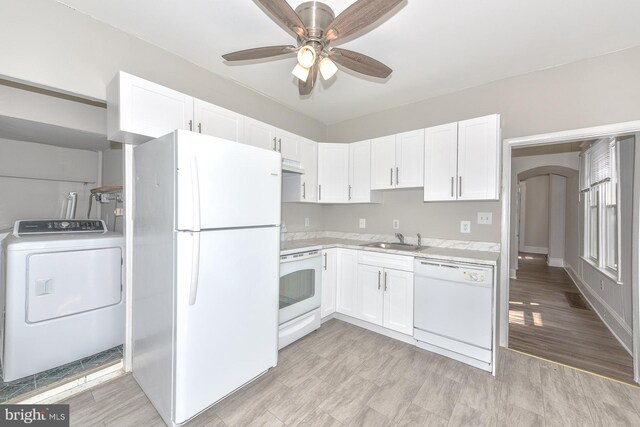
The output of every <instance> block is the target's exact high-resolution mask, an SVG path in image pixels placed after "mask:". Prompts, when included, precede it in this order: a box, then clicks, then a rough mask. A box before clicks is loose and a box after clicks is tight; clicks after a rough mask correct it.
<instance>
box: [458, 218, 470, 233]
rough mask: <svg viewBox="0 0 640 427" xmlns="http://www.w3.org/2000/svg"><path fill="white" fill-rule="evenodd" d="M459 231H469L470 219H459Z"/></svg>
mask: <svg viewBox="0 0 640 427" xmlns="http://www.w3.org/2000/svg"><path fill="white" fill-rule="evenodd" d="M460 232H461V233H471V221H460Z"/></svg>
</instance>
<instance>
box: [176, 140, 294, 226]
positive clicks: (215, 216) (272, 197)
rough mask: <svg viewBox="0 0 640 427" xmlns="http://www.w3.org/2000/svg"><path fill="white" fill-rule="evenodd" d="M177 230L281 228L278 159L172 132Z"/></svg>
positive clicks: (235, 145) (269, 153) (236, 145)
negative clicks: (276, 226) (175, 178)
mask: <svg viewBox="0 0 640 427" xmlns="http://www.w3.org/2000/svg"><path fill="white" fill-rule="evenodd" d="M175 135H176V150H177V159H178V161H177V163H178V179H177V214H178V217H177V224H176V228H177V229H178V230H193V231H198V230H200V229H202V230H207V229H219V228H235V227H253V226H264V225H279V224H280V189H281V173H282V172H281V167H282V166H281V157H280V154H279V153H276V152H273V151H269V150H263V149H260V148H256V147H252V146H250V145H245V144H239V143H237V142H233V141H227V140H224V139H220V138H215V137H212V136H207V135H200V134H196V133H193V132H187V131H177V132H176V133H175Z"/></svg>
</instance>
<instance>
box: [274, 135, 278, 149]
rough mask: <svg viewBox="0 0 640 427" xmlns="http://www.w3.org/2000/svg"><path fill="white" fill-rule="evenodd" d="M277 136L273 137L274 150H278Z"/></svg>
mask: <svg viewBox="0 0 640 427" xmlns="http://www.w3.org/2000/svg"><path fill="white" fill-rule="evenodd" d="M276 144H277V143H276V137H275V136H274V137H273V151H278V146H277V145H276Z"/></svg>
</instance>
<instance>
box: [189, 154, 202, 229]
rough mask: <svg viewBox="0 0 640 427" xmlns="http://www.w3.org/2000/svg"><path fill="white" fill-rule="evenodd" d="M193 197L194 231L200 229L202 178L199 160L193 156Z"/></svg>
mask: <svg viewBox="0 0 640 427" xmlns="http://www.w3.org/2000/svg"><path fill="white" fill-rule="evenodd" d="M191 197H192V199H193V206H192V209H193V231H200V178H199V175H198V160H197V159H196V158H195V156H194V157H192V158H191Z"/></svg>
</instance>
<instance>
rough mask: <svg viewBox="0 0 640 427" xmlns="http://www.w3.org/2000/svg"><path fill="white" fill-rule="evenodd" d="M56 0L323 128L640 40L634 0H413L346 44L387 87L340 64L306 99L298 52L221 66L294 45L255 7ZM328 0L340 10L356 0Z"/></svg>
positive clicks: (220, 0) (243, 1) (171, 0)
mask: <svg viewBox="0 0 640 427" xmlns="http://www.w3.org/2000/svg"><path fill="white" fill-rule="evenodd" d="M59 1H60V2H61V3H64V4H66V5H68V6H69V7H71V8H73V9H76V10H77V11H78V12H81V13H84V14H87V15H90V16H91V17H93V18H95V19H96V20H99V21H102V22H105V23H107V24H109V25H111V26H113V27H116V28H118V29H120V30H122V31H124V32H126V33H130V34H132V35H134V36H136V37H139V38H140V39H143V40H145V41H147V42H149V43H152V44H154V45H157V46H159V47H161V48H163V49H165V50H167V51H169V52H172V53H174V54H176V55H178V56H180V57H182V58H185V59H187V60H189V61H191V62H193V63H195V64H197V65H200V66H202V67H205V68H207V69H208V70H210V71H212V72H214V73H216V74H219V75H222V76H225V77H227V78H229V79H232V80H235V81H237V82H238V83H240V84H242V85H244V86H247V87H249V88H251V89H253V90H255V91H257V92H259V93H262V94H264V95H266V96H268V97H270V98H273V99H275V100H277V101H278V102H281V103H282V104H284V105H286V106H288V107H290V108H292V109H293V110H297V111H300V112H302V113H304V114H307V115H308V116H310V117H314V118H316V119H318V120H320V121H322V122H323V123H325V124H332V123H337V122H340V121H343V120H348V119H350V118H354V117H357V116H361V115H365V114H370V113H374V112H379V111H383V110H387V109H389V108H393V107H397V106H401V105H406V104H409V103H412V102H416V101H419V100H423V99H427V98H432V97H435V96H439V95H443V94H446V93H451V92H455V91H458V90H462V89H465V88H469V87H473V86H478V85H481V84H484V83H488V82H491V81H495V80H499V79H502V78H506V77H510V76H515V75H520V74H524V73H528V72H532V71H536V70H540V69H544V68H549V67H554V66H557V65H561V64H566V63H570V62H575V61H579V60H581V59H585V58H590V57H594V56H599V55H603V54H606V53H609V52H613V51H616V50H621V49H625V48H629V47H633V46H638V45H640V25H637V18H636V17H637V16H640V2H638V1H637V0H620V1H617V2H616V5H615V7H612V5H611V4H610V2H606V1H602V0H563V1H560V2H559V1H557V0H539V1H535V2H534V1H530V2H514V1H508V0H486V1H470V0H466V1H463V0H453V1H425V0H407V1H405V2H403V3H401V4H400V6H399V7H397V8H396V9H395V10H393V11H392V12H391V13H389V14H388V15H387V16H385V17H384V18H383V19H382V20H381V23H380V24H379V25H378V26H376V25H374V26H372V27H369V28H367V29H365V30H364V31H363V32H361V33H359V34H358V35H359V36H360V37H357V38H355V39H354V38H353V37H350V38H347V39H346V40H345V41H344V42H342V43H339V45H340V46H343V47H345V48H347V49H351V50H355V51H358V52H362V53H364V54H366V55H370V56H373V57H375V58H376V59H378V60H380V61H382V62H383V63H385V64H387V65H389V66H390V67H391V68H392V69H393V70H394V71H393V74H392V75H391V77H390V78H389V79H388V80H387V81H386V82H379V81H372V80H369V79H367V78H362V76H358V77H356V76H354V75H353V74H352V73H351V72H350V71H347V70H345V69H341V70H340V72H338V74H337V75H336V77H334V78H332V79H331V80H329V81H328V82H324V81H323V82H321V83H320V84H319V87H317V88H316V89H314V91H313V93H312V94H311V95H310V97H305V99H301V98H300V96H299V95H298V90H297V82H296V79H295V77H293V76H292V75H291V70H292V69H293V66H294V65H295V59H294V57H293V56H291V57H284V58H281V59H278V60H270V61H254V62H253V63H251V64H246V65H245V64H243V65H227V64H225V63H223V61H222V59H221V55H222V54H223V53H227V52H232V51H236V50H241V49H247V48H253V47H256V46H268V45H281V44H291V43H292V42H293V41H294V39H293V37H292V36H290V35H289V34H288V33H287V32H285V31H284V30H283V29H282V28H280V27H279V26H278V25H277V24H276V23H275V22H273V21H272V20H271V19H270V18H269V17H268V16H267V15H266V14H265V13H264V12H263V11H262V10H261V9H260V7H259V6H258V5H257V4H256V3H255V2H254V1H251V0H237V1H227V0H193V1H189V2H184V1H179V0H166V1H162V2H158V1H156V0H110V1H103V0H59ZM325 1H326V3H327V4H328V5H329V6H331V7H332V8H333V9H334V12H335V13H336V14H339V13H340V12H341V11H343V10H344V9H345V8H346V7H348V6H349V5H350V4H351V3H353V0H325ZM289 3H290V4H291V5H292V6H293V7H294V8H295V7H296V6H297V5H298V4H299V3H302V1H301V0H298V1H291V0H290V1H289ZM194 95H197V94H194Z"/></svg>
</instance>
